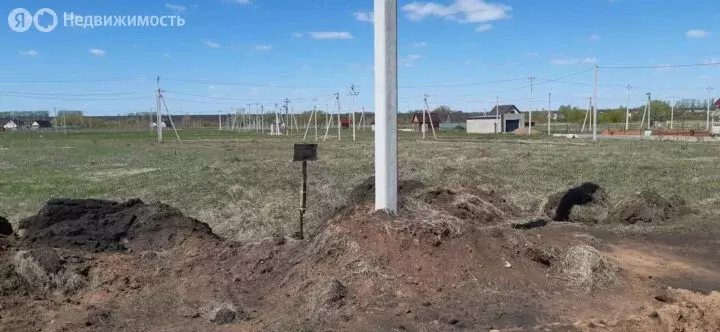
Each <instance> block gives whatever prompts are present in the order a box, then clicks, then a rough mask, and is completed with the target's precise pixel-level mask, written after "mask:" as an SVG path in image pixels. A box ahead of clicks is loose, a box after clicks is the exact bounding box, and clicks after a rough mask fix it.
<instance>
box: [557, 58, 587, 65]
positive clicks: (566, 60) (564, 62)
mask: <svg viewBox="0 0 720 332" xmlns="http://www.w3.org/2000/svg"><path fill="white" fill-rule="evenodd" d="M550 63H552V64H554V65H576V64H595V63H597V59H596V58H594V57H587V58H584V59H573V58H557V59H552V60H551V61H550Z"/></svg>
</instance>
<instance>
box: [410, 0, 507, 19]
mask: <svg viewBox="0 0 720 332" xmlns="http://www.w3.org/2000/svg"><path fill="white" fill-rule="evenodd" d="M402 10H403V11H405V12H406V13H407V17H408V18H409V19H410V20H413V21H420V20H423V19H425V18H428V17H431V16H435V17H440V18H444V19H448V20H453V21H457V22H460V23H483V22H490V21H497V20H502V19H506V18H510V14H509V12H510V11H512V7H510V6H508V5H503V4H494V3H487V2H485V1H484V0H453V2H452V3H451V4H450V5H441V4H437V3H434V2H411V3H409V4H406V5H404V6H403V7H402Z"/></svg>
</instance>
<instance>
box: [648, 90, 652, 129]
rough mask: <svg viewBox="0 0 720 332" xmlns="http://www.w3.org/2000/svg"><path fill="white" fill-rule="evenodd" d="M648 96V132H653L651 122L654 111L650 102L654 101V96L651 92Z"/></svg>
mask: <svg viewBox="0 0 720 332" xmlns="http://www.w3.org/2000/svg"><path fill="white" fill-rule="evenodd" d="M647 96H648V102H647V117H648V126H647V127H648V130H652V122H650V114H651V111H652V106H650V102H651V101H652V94H650V92H648V93H647Z"/></svg>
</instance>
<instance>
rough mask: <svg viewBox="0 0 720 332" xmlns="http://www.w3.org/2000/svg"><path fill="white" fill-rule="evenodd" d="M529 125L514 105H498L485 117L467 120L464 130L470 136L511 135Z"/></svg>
mask: <svg viewBox="0 0 720 332" xmlns="http://www.w3.org/2000/svg"><path fill="white" fill-rule="evenodd" d="M529 125H530V124H528V123H526V122H525V114H524V113H522V112H520V110H519V109H518V108H517V107H515V105H500V107H497V109H496V107H494V108H493V109H492V110H491V111H490V112H488V113H486V114H485V115H481V116H476V117H471V118H468V119H467V126H466V130H467V132H468V133H472V134H494V133H504V132H508V133H511V132H513V131H515V130H517V129H521V128H525V127H527V126H529Z"/></svg>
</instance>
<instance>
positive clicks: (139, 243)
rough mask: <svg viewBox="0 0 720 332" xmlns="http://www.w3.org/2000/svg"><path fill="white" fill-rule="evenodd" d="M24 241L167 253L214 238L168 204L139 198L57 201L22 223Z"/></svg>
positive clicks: (195, 221)
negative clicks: (197, 240) (191, 240)
mask: <svg viewBox="0 0 720 332" xmlns="http://www.w3.org/2000/svg"><path fill="white" fill-rule="evenodd" d="M19 228H20V229H21V230H24V234H23V239H24V240H25V241H28V242H30V243H31V244H32V245H35V246H48V247H56V248H78V249H84V250H88V251H93V252H102V251H124V250H126V249H133V248H134V249H138V250H163V249H167V248H170V247H173V246H175V245H177V244H179V243H181V242H182V241H184V240H186V239H187V238H188V237H202V238H208V239H209V238H214V239H217V236H216V235H215V234H213V232H212V230H211V229H210V226H208V225H207V224H206V223H203V222H200V221H197V220H195V219H192V218H188V217H186V216H184V215H183V214H182V213H181V212H180V211H178V210H177V209H174V208H172V207H170V206H168V205H165V204H160V203H154V204H145V203H143V202H142V201H141V200H139V199H132V200H129V201H127V202H114V201H106V200H96V199H83V200H73V199H55V200H50V201H48V202H47V203H46V204H45V206H44V207H43V208H42V209H41V210H40V211H39V212H38V214H37V215H35V216H32V217H29V218H26V219H24V220H22V221H20V225H19Z"/></svg>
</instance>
